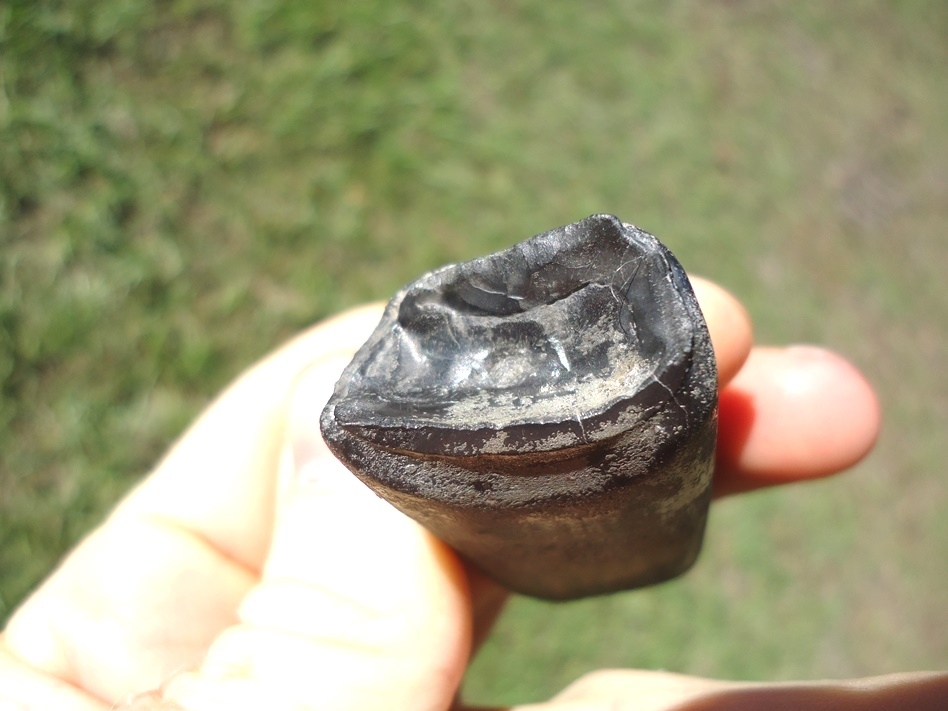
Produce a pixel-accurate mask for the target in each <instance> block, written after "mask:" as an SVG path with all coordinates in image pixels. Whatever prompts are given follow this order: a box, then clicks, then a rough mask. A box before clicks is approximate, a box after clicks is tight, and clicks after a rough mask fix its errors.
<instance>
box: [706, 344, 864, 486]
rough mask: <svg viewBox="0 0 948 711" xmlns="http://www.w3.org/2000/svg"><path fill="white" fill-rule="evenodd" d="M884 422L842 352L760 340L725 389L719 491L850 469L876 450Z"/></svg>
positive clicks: (861, 380)
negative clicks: (772, 345) (772, 344)
mask: <svg viewBox="0 0 948 711" xmlns="http://www.w3.org/2000/svg"><path fill="white" fill-rule="evenodd" d="M880 424H881V413H880V409H879V402H878V400H877V398H876V395H875V393H874V391H873V389H872V387H871V386H870V385H869V383H868V382H867V381H866V379H865V378H864V377H863V375H862V374H861V373H860V372H859V371H858V370H857V369H856V368H855V367H854V366H853V365H852V364H851V363H849V362H848V361H847V360H845V359H844V358H842V357H841V356H839V355H837V354H835V353H833V352H831V351H828V350H825V349H823V348H817V347H813V346H791V347H788V348H757V349H755V350H754V351H753V352H752V353H751V355H750V357H749V358H748V360H747V362H746V363H745V364H744V366H743V368H742V369H741V371H740V372H739V373H738V374H737V375H736V376H735V377H734V379H733V380H732V381H731V382H730V383H729V384H728V386H727V387H726V388H725V389H724V390H723V391H722V392H721V398H720V431H719V437H718V453H717V468H716V472H715V484H714V486H715V494H716V495H719V496H720V495H726V494H733V493H738V492H742V491H749V490H752V489H756V488H760V487H764V486H774V485H778V484H786V483H789V482H792V481H800V480H805V479H815V478H819V477H824V476H828V475H830V474H835V473H837V472H840V471H843V470H844V469H847V468H849V467H851V466H853V465H854V464H856V463H857V462H859V461H860V460H861V459H862V458H863V457H864V456H866V454H868V452H869V451H870V450H871V448H872V446H873V444H874V443H875V441H876V438H877V437H878V433H879V428H880Z"/></svg>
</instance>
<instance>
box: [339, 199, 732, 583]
mask: <svg viewBox="0 0 948 711" xmlns="http://www.w3.org/2000/svg"><path fill="white" fill-rule="evenodd" d="M716 423H717V372H716V368H715V361H714V354H713V351H712V349H711V342H710V338H709V335H708V330H707V327H706V325H705V322H704V319H703V317H702V315H701V311H700V310H699V308H698V304H697V302H696V300H695V297H694V294H693V292H692V289H691V285H690V284H689V282H688V279H687V277H686V276H685V272H684V270H683V269H682V268H681V265H680V264H679V263H678V261H677V260H676V259H675V257H674V256H673V255H672V254H671V252H669V251H668V249H667V248H666V247H665V246H664V245H662V244H661V243H660V242H659V241H658V240H657V239H656V238H655V237H653V236H652V235H650V234H648V233H646V232H643V231H642V230H639V229H638V228H636V227H634V226H632V225H629V224H626V223H623V222H621V221H619V220H618V218H616V217H613V216H611V215H593V216H592V217H589V218H587V219H585V220H582V221H580V222H577V223H574V224H571V225H566V226H565V227H560V228H557V229H555V230H551V231H549V232H544V233H543V234H539V235H536V236H535V237H532V238H531V239H528V240H526V241H525V242H521V243H520V244H517V245H515V246H513V247H511V248H510V249H507V250H505V251H502V252H497V253H496V254H492V255H488V256H486V257H481V258H479V259H475V260H473V261H470V262H466V263H464V264H457V265H451V266H447V267H443V268H441V269H438V270H435V271H433V272H430V273H428V274H426V275H424V276H422V277H421V278H420V279H418V280H417V281H415V282H414V283H412V284H409V285H408V286H406V287H405V288H403V289H402V290H401V291H399V292H398V293H397V294H396V295H395V296H394V298H393V299H392V301H391V302H390V303H389V305H388V307H387V308H386V310H385V314H384V316H383V317H382V320H381V322H380V323H379V325H378V327H377V328H376V330H375V332H374V333H373V334H372V336H371V337H370V338H369V340H368V341H367V342H366V343H365V345H363V346H362V348H361V349H360V350H359V352H358V353H357V354H356V356H355V358H354V359H353V361H352V363H351V364H350V365H349V366H348V367H347V368H346V370H345V371H344V372H343V374H342V377H341V378H340V379H339V382H338V383H337V384H336V389H335V392H334V394H333V396H332V398H331V399H330V401H329V403H328V404H327V405H326V408H325V410H324V411H323V414H322V418H321V422H320V424H321V427H322V431H323V436H324V437H325V439H326V442H327V443H328V444H329V447H330V448H331V449H332V451H333V452H334V454H335V455H336V456H337V457H338V458H339V459H340V460H341V461H342V462H343V463H344V464H345V465H346V466H347V467H348V468H349V469H351V470H352V471H353V473H355V475H356V476H358V477H359V478H360V479H362V481H364V482H365V483H366V484H367V485H368V486H369V487H371V488H372V489H373V490H374V491H375V492H376V493H377V494H379V495H380V496H382V497H383V498H385V499H387V500H388V501H390V502H391V503H392V504H394V505H395V506H396V507H398V508H399V509H401V510H402V511H403V512H405V513H406V514H408V515H409V516H411V517H413V518H414V519H416V520H417V521H419V522H420V523H422V524H423V525H424V526H426V527H427V528H428V529H429V530H431V531H432V532H433V533H434V534H435V535H437V536H438V537H439V538H440V539H442V540H443V541H445V542H447V543H448V544H450V545H451V546H452V547H454V548H455V549H456V550H457V551H459V552H460V553H461V554H463V555H464V556H466V557H467V558H468V559H470V560H471V561H472V562H473V563H475V564H476V565H477V566H479V567H480V568H481V569H482V570H483V571H484V572H486V573H487V574H488V575H490V576H491V577H493V578H495V579H496V580H497V581H499V582H501V583H503V584H504V585H506V586H508V587H509V588H511V589H513V590H515V591H517V592H521V593H525V594H528V595H534V596H537V597H543V598H550V599H569V598H576V597H583V596H587V595H594V594H599V593H605V592H611V591H616V590H622V589H626V588H632V587H639V586H643V585H649V584H652V583H656V582H660V581H662V580H666V579H668V578H671V577H674V576H675V575H678V574H679V573H681V572H683V571H684V570H686V569H687V568H688V567H689V566H690V565H691V564H692V563H693V562H694V560H695V558H696V556H697V554H698V552H699V550H700V547H701V539H702V535H703V532H704V526H705V520H706V516H707V509H708V503H709V500H710V483H711V473H712V466H713V459H714V456H713V455H714V443H715V438H716Z"/></svg>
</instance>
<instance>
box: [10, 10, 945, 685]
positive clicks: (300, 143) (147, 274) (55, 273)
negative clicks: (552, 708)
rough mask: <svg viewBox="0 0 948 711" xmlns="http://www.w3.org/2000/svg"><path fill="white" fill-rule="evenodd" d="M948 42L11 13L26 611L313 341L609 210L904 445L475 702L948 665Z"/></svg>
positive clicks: (500, 659)
mask: <svg viewBox="0 0 948 711" xmlns="http://www.w3.org/2000/svg"><path fill="white" fill-rule="evenodd" d="M321 5H327V6H331V7H321ZM945 36H948V6H945V5H944V4H943V3H939V2H935V1H934V0H932V1H930V2H924V1H921V0H918V1H914V2H908V1H907V2H901V3H886V2H882V1H881V0H879V1H872V2H870V1H868V0H862V1H854V2H849V3H822V2H802V3H786V4H782V3H764V2H760V3H747V2H713V3H712V2H706V3H695V2H684V1H681V2H654V1H645V0H641V1H635V2H632V1H627V2H618V1H617V0H614V1H612V2H609V1H604V2H601V3H595V4H594V5H592V6H591V4H585V5H580V4H578V3H550V2H540V1H539V0H523V1H521V2H514V3H490V4H488V3H460V2H446V3H437V4H433V3H425V4H422V3H418V2H402V3H386V2H379V1H377V0H356V1H355V2H350V3H345V4H343V3H312V2H302V1H301V0H283V1H282V2H279V3H277V2H273V1H272V0H255V1H251V2H245V3H225V2H219V1H214V0H208V1H206V2H197V1H196V0H190V1H188V0H180V1H168V2H159V3H149V4H145V3H135V2H128V1H126V0H95V1H93V0H73V1H72V2H69V3H66V2H51V1H45V2H43V1H30V2H27V1H25V0H8V1H7V2H6V3H4V4H3V5H0V270H2V271H0V382H2V392H0V396H2V401H0V424H2V427H0V437H2V441H0V619H3V617H5V616H6V615H7V614H9V612H10V610H11V609H12V607H13V606H15V605H16V603H17V602H18V601H19V600H20V599H22V597H23V595H25V594H26V592H27V591H28V590H29V589H30V588H31V587H32V586H33V585H34V584H35V583H36V581H37V580H39V579H40V578H41V577H42V576H43V575H44V574H45V573H46V572H47V571H48V570H49V568H50V567H51V566H52V565H53V564H54V561H55V560H56V559H57V558H58V557H59V556H60V555H61V553H62V552H63V551H64V550H65V549H66V548H68V547H69V546H70V545H71V544H72V543H73V542H74V541H75V540H76V538H77V537H78V536H80V535H81V534H82V532H83V531H85V530H87V529H88V527H89V526H91V525H92V524H93V523H94V522H95V521H96V520H97V519H98V518H99V517H100V516H101V515H102V513H103V512H104V511H105V510H106V509H107V508H108V506H109V505H110V504H111V502H113V501H114V500H115V499H116V497H118V496H119V495H120V494H121V492H123V491H124V490H126V489H127V488H128V487H129V486H131V485H132V484H133V483H134V482H135V481H136V480H137V478H138V477H140V476H141V475H142V474H143V473H144V472H146V471H147V470H148V468H149V466H150V465H151V463H153V462H154V460H155V459H156V458H157V457H158V456H159V455H160V453H161V452H162V450H163V449H164V447H165V446H167V444H168V442H169V441H170V440H171V439H172V438H173V437H174V436H175V434H176V433H178V432H180V430H181V429H182V428H183V427H184V426H185V425H186V423H187V422H188V421H189V419H190V418H191V417H192V416H193V415H194V413H195V412H196V411H197V410H198V408H200V407H201V405H202V404H203V403H204V402H206V401H207V399H208V398H209V397H210V396H212V394H213V393H214V392H215V391H216V390H217V389H219V388H220V387H222V386H223V385H224V384H225V383H226V382H227V381H228V380H229V379H230V378H232V377H233V376H234V375H235V374H236V373H237V372H239V371H240V370H241V369H242V368H243V367H245V366H246V365H248V364H249V363H251V362H252V361H253V360H254V359H255V358H257V357H259V356H260V355H262V354H264V353H265V352H267V351H268V350H270V349H271V348H273V347H274V346H275V345H276V344H277V343H279V342H280V341H281V340H282V339H283V338H285V337H287V336H289V335H290V334H291V333H293V332H294V331H295V330H297V329H299V328H301V327H303V326H304V325H306V324H308V323H311V322H312V321H314V320H316V319H319V318H321V317H324V316H326V315H329V314H331V313H333V312H335V311H337V310H339V309H341V308H343V307H344V306H346V305H349V304H353V303H356V302H359V301H363V300H367V299H375V298H385V297H387V296H389V295H390V294H391V293H392V291H393V290H394V289H395V288H396V287H397V286H399V285H401V284H402V283H404V282H406V281H409V280H410V279H412V278H414V277H415V276H417V275H418V274H419V273H420V272H422V271H424V270H426V269H428V268H431V267H434V266H437V265H440V264H442V263H444V262H446V261H452V260H458V259H464V258H468V257H471V256H474V255H477V254H481V253H484V252H487V251H490V250H493V249H496V248H500V247H502V246H506V245H509V244H511V243H512V242H514V241H517V240H519V239H521V238H524V237H526V236H529V235H531V234H533V233H535V232H538V231H541V230H543V229H546V228H549V227H552V226H555V225H559V224H563V223H566V222H570V221H573V220H575V219H578V218H580V217H583V216H585V215H587V214H589V213H591V212H598V211H609V212H614V213H616V214H618V215H620V216H621V217H622V218H623V219H626V220H630V221H633V222H635V223H637V224H639V225H641V226H643V227H645V228H646V229H649V230H650V231H653V232H655V233H656V234H658V235H659V236H660V237H661V238H662V239H663V240H664V241H665V242H666V243H667V244H668V245H669V246H670V247H671V248H672V249H673V250H674V251H675V252H676V253H677V254H678V256H679V257H680V259H681V260H682V262H683V263H684V265H685V266H686V268H687V269H689V270H691V271H694V272H698V273H703V274H706V275H709V276H711V277H713V278H715V279H717V280H719V281H720V282H722V283H723V284H725V285H726V286H728V287H729V288H731V289H732V290H734V291H735V292H736V293H737V294H739V295H740V296H741V297H742V298H743V299H744V300H745V301H746V303H747V305H748V307H749V308H750V310H751V312H752V314H753V316H754V317H755V320H756V323H757V331H758V337H759V338H760V339H761V340H763V341H777V342H780V341H788V340H805V341H817V342H822V343H827V344H829V345H831V346H833V347H835V348H837V349H840V350H842V351H844V352H846V353H848V354H849V355H850V356H851V357H852V358H853V359H854V360H855V361H856V362H857V363H859V364H860V366H861V367H863V368H864V369H865V370H866V371H867V372H868V373H869V374H870V376H871V378H872V379H873V381H874V382H875V383H876V384H877V385H878V387H879V389H880V393H881V396H882V398H883V402H884V406H885V408H886V410H887V413H888V416H887V422H886V429H885V433H884V437H883V440H882V442H881V444H880V447H879V449H878V450H877V452H876V454H875V455H874V456H873V457H872V458H871V459H870V460H869V461H868V462H867V463H865V464H864V465H862V466H861V467H859V469H858V471H856V472H854V473H853V474H851V475H849V476H846V477H844V478H841V479H839V480H837V481H833V482H827V483H822V484H819V485H814V486H810V487H800V488H795V489H793V490H791V491H786V492H774V493H767V494H760V495H755V496H752V497H746V498H745V499H743V500H740V501H731V502H727V503H725V504H723V505H721V506H719V507H718V508H717V510H716V512H715V515H714V517H713V520H712V524H711V530H710V532H709V540H708V547H707V550H706V552H705V555H704V556H703V558H702V560H701V562H700V563H699V565H698V567H697V568H696V569H695V571H693V573H691V574H690V575H688V576H687V577H686V578H684V579H682V580H680V581H676V582H674V583H671V584H668V585H665V586H661V587H659V588H656V589H654V590H647V591H640V592H633V593H628V594H623V595H618V596H613V597H608V598H603V599H597V600H590V601H582V602H578V603H572V604H569V605H561V606H552V607H551V606H549V605H546V604H542V603H538V602H534V601H529V600H516V601H515V602H514V603H513V604H512V605H511V607H510V609H509V610H508V612H507V613H506V615H505V616H504V618H503V619H502V621H501V623H500V626H499V628H498V630H497V634H496V636H495V637H494V639H493V640H492V641H491V642H490V643H488V645H487V647H486V648H485V650H484V653H483V654H482V655H481V657H480V658H479V659H478V661H477V663H476V665H475V668H474V671H473V673H472V675H471V678H470V679H469V681H468V689H469V691H470V693H471V694H472V695H474V696H476V697H477V698H480V699H482V700H493V701H498V702H500V701H510V700H514V699H538V698H542V697H543V696H544V695H549V694H551V693H553V692H554V691H555V690H556V689H558V688H560V687H562V686H563V685H564V684H566V683H568V682H569V681H570V680H572V679H573V678H575V676H577V675H578V674H580V673H582V672H583V671H585V670H587V669H592V668H595V667H597V666H602V665H618V666H644V667H650V668H668V669H675V670H679V671H686V672H694V673H701V674H713V675H721V676H738V677H744V678H775V677H776V678H789V677H793V676H811V677H812V676H817V677H818V676H834V675H843V674H868V673H882V672H885V671H891V670H900V669H911V668H923V667H925V668H931V667H942V668H944V667H945V666H946V665H948V645H946V643H945V638H944V634H943V630H944V629H945V627H946V624H948V613H946V612H945V605H944V590H945V589H948V553H946V552H948V527H946V525H945V523H944V521H945V516H944V514H943V512H944V510H945V508H946V506H948V484H946V483H945V480H944V472H943V464H942V462H943V460H944V457H945V452H946V448H945V445H944V444H943V435H942V433H943V431H944V429H945V425H946V422H948V375H946V371H945V369H944V367H943V365H944V363H945V362H946V360H948V290H946V289H945V288H944V285H943V283H944V279H943V274H942V273H943V271H944V269H945V267H946V265H948V241H946V240H945V236H944V231H945V229H946V225H948V202H946V200H945V195H946V194H948V169H946V166H948V124H946V122H945V120H944V117H945V116H946V115H948V84H946V81H945V78H944V67H945V66H946V62H948V46H946V44H945V42H944V38H945Z"/></svg>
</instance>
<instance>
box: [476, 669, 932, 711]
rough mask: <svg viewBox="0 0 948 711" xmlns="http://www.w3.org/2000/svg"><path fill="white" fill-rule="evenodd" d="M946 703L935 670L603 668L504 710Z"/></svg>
mask: <svg viewBox="0 0 948 711" xmlns="http://www.w3.org/2000/svg"><path fill="white" fill-rule="evenodd" d="M946 702H948V674H945V673H936V672H914V673H908V674H890V675H886V676H879V677H867V678H864V679H849V680H844V681H814V682H785V683H776V684H774V683H744V682H728V681H718V680H714V679H701V678H698V677H691V676H685V675H682V674H672V673H668V672H652V671H638V670H603V671H597V672H593V673H591V674H587V675H586V676H584V677H582V678H580V679H579V680H577V681H576V682H574V683H573V684H571V685H570V686H569V687H567V688H566V689H565V690H564V691H562V692H561V693H560V694H557V695H556V696H555V697H554V698H553V699H552V700H550V701H549V702H546V703H540V704H529V705H525V706H516V707H514V708H511V709H507V710H506V711H620V710H625V709H629V711H631V710H632V709H634V710H635V711H757V710H758V709H779V710H780V711H783V710H784V709H787V710H789V709H795V710H797V709H799V710H800V711H889V710H890V709H912V710H913V711H941V710H942V709H944V708H946ZM466 711H487V710H486V709H467V710H466ZM491 711H501V710H500V709H492V710H491Z"/></svg>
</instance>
